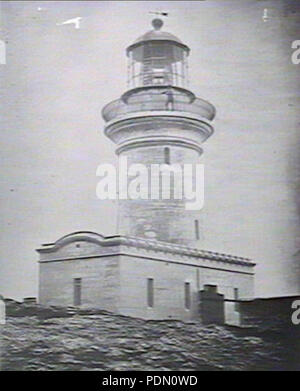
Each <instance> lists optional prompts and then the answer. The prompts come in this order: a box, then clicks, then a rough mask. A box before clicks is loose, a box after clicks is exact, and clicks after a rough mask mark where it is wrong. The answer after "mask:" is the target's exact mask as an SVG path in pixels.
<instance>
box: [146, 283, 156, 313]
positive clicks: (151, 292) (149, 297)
mask: <svg viewBox="0 0 300 391" xmlns="http://www.w3.org/2000/svg"><path fill="white" fill-rule="evenodd" d="M147 304H148V307H150V308H153V306H154V280H153V278H148V279H147Z"/></svg>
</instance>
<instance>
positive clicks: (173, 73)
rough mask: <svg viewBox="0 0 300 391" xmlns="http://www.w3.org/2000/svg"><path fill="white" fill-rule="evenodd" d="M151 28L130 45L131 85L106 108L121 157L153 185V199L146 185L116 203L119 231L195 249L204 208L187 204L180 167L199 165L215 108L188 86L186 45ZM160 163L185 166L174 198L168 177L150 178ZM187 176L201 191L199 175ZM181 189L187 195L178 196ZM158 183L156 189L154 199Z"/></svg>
mask: <svg viewBox="0 0 300 391" xmlns="http://www.w3.org/2000/svg"><path fill="white" fill-rule="evenodd" d="M152 25H153V29H152V30H151V31H149V32H147V33H146V34H144V35H143V36H141V37H140V38H139V39H137V40H136V41H135V42H134V43H133V44H132V45H130V46H129V47H128V48H127V57H128V86H129V89H128V90H127V91H126V92H125V93H124V94H123V95H122V96H121V98H120V99H118V100H116V101H113V102H111V103H109V104H108V105H107V106H105V107H104V109H103V111H102V114H103V118H104V119H105V121H107V123H106V126H105V134H106V135H107V136H108V137H109V138H110V139H111V140H112V141H113V142H114V143H116V145H117V148H116V153H117V154H118V156H119V158H120V160H122V159H123V160H122V161H124V157H126V161H127V162H128V165H132V164H143V165H144V166H145V167H147V169H148V178H149V181H148V183H149V185H150V186H151V187H152V197H151V191H150V189H149V193H148V196H147V198H146V199H129V197H127V199H124V200H123V199H120V200H119V214H118V233H120V234H121V235H130V236H134V237H144V238H149V239H156V240H160V241H166V242H170V243H177V244H184V245H189V246H193V247H196V246H197V241H198V240H199V239H200V237H201V228H202V227H200V225H199V219H198V216H199V209H198V210H197V208H195V209H193V210H187V208H186V203H187V202H188V200H187V199H186V197H185V191H184V190H185V189H184V183H183V175H182V174H183V165H184V164H187V165H190V167H194V168H195V165H196V164H197V163H199V157H200V155H201V154H202V149H201V144H202V143H203V142H204V141H205V140H206V139H207V138H208V137H209V136H210V135H211V134H212V133H213V128H212V125H211V121H212V120H213V118H214V116H215V108H214V106H213V105H212V104H210V103H209V102H207V101H205V100H203V99H200V98H197V97H196V96H195V95H194V93H193V92H192V91H190V90H189V89H188V88H187V86H188V56H189V53H190V49H189V47H188V46H186V45H185V44H184V43H182V42H181V41H180V40H179V39H178V38H177V37H175V36H174V35H172V34H170V33H167V32H164V31H162V30H161V28H162V26H163V22H162V21H161V20H160V19H154V20H153V21H152ZM155 164H156V165H157V164H159V165H162V164H165V165H170V167H171V166H172V167H174V165H177V166H178V167H180V169H181V175H180V174H178V175H176V174H174V173H173V172H172V174H171V175H170V177H171V182H170V184H171V186H170V187H171V189H170V190H171V191H170V193H169V194H170V197H168V191H166V190H167V189H164V188H163V186H168V182H163V180H162V178H161V181H160V183H159V182H157V183H153V182H154V180H155V179H157V177H156V178H155V177H154V174H152V175H153V176H152V178H151V172H150V170H151V165H155ZM179 171H180V170H179ZM129 179H130V178H129ZM151 179H153V180H152V181H151ZM190 180H191V183H193V187H195V188H196V183H195V180H196V175H195V172H193V173H192V175H191V178H190ZM176 181H177V182H176ZM179 182H180V183H179ZM176 186H177V189H178V188H179V187H180V186H181V188H182V196H181V195H178V194H177V197H176V195H175V194H174V188H176ZM178 186H179V187H178ZM153 187H158V188H159V189H158V190H159V193H158V194H159V195H158V196H157V197H153ZM198 196H199V195H198ZM195 202H196V200H195Z"/></svg>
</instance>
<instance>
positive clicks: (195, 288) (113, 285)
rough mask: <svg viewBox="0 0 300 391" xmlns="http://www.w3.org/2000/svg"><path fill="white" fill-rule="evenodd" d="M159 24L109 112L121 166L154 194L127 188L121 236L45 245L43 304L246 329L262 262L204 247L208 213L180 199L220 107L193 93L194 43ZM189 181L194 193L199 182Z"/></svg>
mask: <svg viewBox="0 0 300 391" xmlns="http://www.w3.org/2000/svg"><path fill="white" fill-rule="evenodd" d="M152 25H153V29H152V30H151V31H149V32H148V33H146V34H144V35H143V36H142V37H141V38H139V39H137V40H136V41H135V42H134V43H133V44H132V45H130V46H129V47H128V48H127V57H128V90H127V91H126V92H125V93H124V94H123V95H122V96H121V97H120V98H119V99H117V100H116V101H113V102H111V103H109V104H107V105H106V106H105V107H104V108H103V111H102V115H103V118H104V119H105V121H106V124H105V129H104V132H105V134H106V136H107V137H109V138H110V139H111V140H112V141H113V142H114V143H115V144H116V153H117V154H118V156H119V160H120V163H121V166H122V167H121V166H120V168H122V169H123V168H124V167H123V166H124V164H126V165H127V166H128V175H129V176H130V173H129V172H130V167H132V166H134V167H135V168H136V172H135V175H137V174H138V169H137V167H138V168H139V169H140V170H141V172H142V173H143V178H144V179H145V176H146V178H147V182H148V185H149V182H150V186H148V193H147V194H146V196H143V197H132V194H129V193H130V192H129V190H130V186H131V185H132V182H131V181H130V178H128V179H129V180H128V182H127V184H126V186H124V188H123V189H119V190H121V191H122V196H121V194H119V212H118V234H117V235H114V236H106V237H105V236H103V235H101V234H99V233H96V232H88V231H80V232H73V233H70V234H68V235H65V236H63V237H62V238H60V239H58V240H57V241H56V242H54V243H49V244H44V245H42V246H41V247H40V248H39V249H38V250H37V251H38V253H39V255H40V259H39V266H40V269H39V270H40V272H39V302H40V303H41V304H45V305H63V306H68V305H73V306H79V307H93V308H100V309H105V310H108V311H113V312H115V313H118V314H122V315H127V316H134V317H139V318H143V319H169V318H172V319H180V320H184V321H185V320H191V319H195V320H199V321H203V322H205V321H209V322H218V323H224V322H226V323H229V324H240V322H241V318H240V314H239V311H238V305H237V304H238V300H240V299H243V298H247V299H249V298H252V297H253V285H254V281H253V279H254V265H255V264H254V263H252V262H251V261H250V260H249V259H247V258H242V257H238V256H233V255H227V254H220V253H216V252H212V251H204V250H201V249H200V246H201V226H200V224H199V222H198V218H199V214H200V213H201V210H199V209H197V208H194V209H193V208H192V209H189V208H187V201H193V200H191V199H190V194H189V195H188V194H187V193H186V192H184V193H183V194H181V197H180V196H179V195H178V193H176V190H178V188H180V186H179V185H180V184H182V180H184V179H185V178H182V176H180V175H178V172H179V173H180V172H181V173H182V172H183V173H184V174H185V175H186V173H185V172H184V168H185V167H186V165H190V166H196V165H197V164H198V163H199V158H200V156H201V154H202V148H201V147H202V144H203V142H204V141H205V140H206V139H207V138H208V137H209V136H211V135H212V133H213V128H212V125H211V121H212V120H213V119H214V116H215V108H214V106H213V105H212V104H210V103H209V102H207V101H205V100H203V99H200V98H197V97H196V96H195V95H194V93H193V92H192V91H190V90H189V89H188V61H187V60H188V56H189V53H190V49H189V48H188V46H186V45H185V44H184V43H182V42H181V41H180V40H179V39H178V38H177V37H175V36H174V35H172V34H169V33H166V32H164V31H162V30H161V29H162V25H163V23H162V21H161V20H160V19H154V20H153V22H152ZM161 165H163V167H164V168H165V169H166V168H168V167H169V168H170V171H172V169H173V168H174V166H176V167H177V168H179V170H177V171H176V170H175V171H176V172H175V171H174V172H173V173H172V174H173V175H172V178H171V175H170V181H169V182H163V181H158V182H157V178H158V177H159V178H160V172H159V173H158V174H157V173H156V174H154V175H152V169H153V166H156V167H158V166H159V167H160V166H161ZM182 168H183V170H182ZM180 169H181V171H180ZM166 171H168V170H166ZM131 174H132V173H131ZM140 174H141V173H140ZM189 175H190V178H191V180H190V184H191V183H192V187H194V185H196V184H197V183H196V180H195V179H198V178H197V177H194V176H193V173H192V174H190V173H189ZM119 177H120V175H119ZM149 178H150V179H149ZM140 185H141V184H140ZM181 188H183V186H182V187H181ZM124 190H125V196H123V192H124ZM168 190H170V193H169V194H168ZM172 190H173V192H172ZM195 190H196V193H197V186H196V187H195ZM198 190H199V189H198ZM200 190H201V189H200ZM153 194H154V196H153ZM166 194H167V195H169V196H165V195H166ZM126 195H127V197H126ZM195 197H197V195H196V196H195ZM199 239H200V240H199ZM216 240H217V238H216Z"/></svg>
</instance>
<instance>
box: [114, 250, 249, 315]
mask: <svg viewBox="0 0 300 391" xmlns="http://www.w3.org/2000/svg"><path fill="white" fill-rule="evenodd" d="M120 275H121V280H120V292H121V298H120V307H119V310H120V313H122V314H123V315H129V316H137V317H141V318H145V319H182V320H191V319H199V317H200V315H199V293H198V292H199V290H202V289H204V285H206V284H215V285H217V286H218V292H219V293H222V294H224V295H225V298H227V299H234V288H238V291H239V295H240V297H248V298H252V297H253V275H252V274H243V273H241V272H236V271H232V270H231V271H225V270H215V269H205V268H201V267H197V266H194V265H188V264H178V263H173V262H172V260H170V262H167V261H156V260H151V259H142V258H140V259H139V258H138V257H132V256H128V255H127V256H122V257H121V262H120ZM148 278H152V279H153V280H154V306H153V308H149V307H148V305H147V279H148ZM186 282H189V283H190V288H191V309H190V310H187V309H185V293H184V292H185V290H184V284H185V283H186ZM229 304H231V303H229ZM233 311H234V308H233V306H230V305H229V306H228V307H226V306H225V320H226V317H227V318H228V319H229V318H232V312H233Z"/></svg>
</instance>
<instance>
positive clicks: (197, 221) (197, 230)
mask: <svg viewBox="0 0 300 391" xmlns="http://www.w3.org/2000/svg"><path fill="white" fill-rule="evenodd" d="M195 237H196V239H197V240H199V239H200V231H199V220H195Z"/></svg>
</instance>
